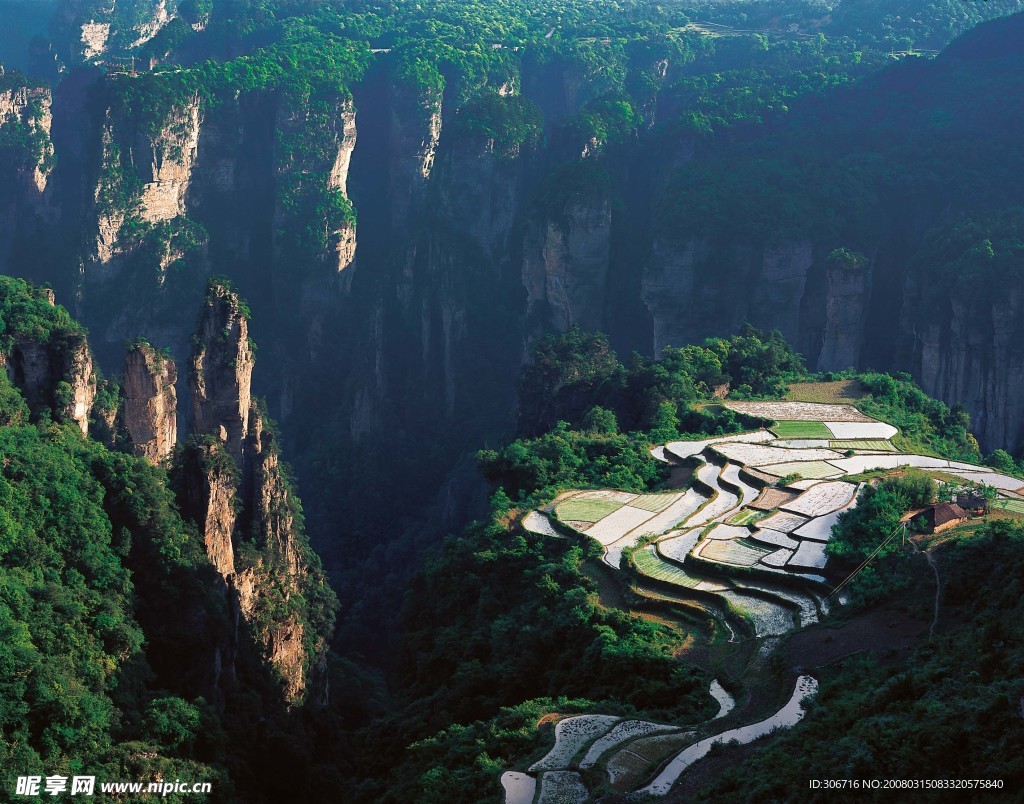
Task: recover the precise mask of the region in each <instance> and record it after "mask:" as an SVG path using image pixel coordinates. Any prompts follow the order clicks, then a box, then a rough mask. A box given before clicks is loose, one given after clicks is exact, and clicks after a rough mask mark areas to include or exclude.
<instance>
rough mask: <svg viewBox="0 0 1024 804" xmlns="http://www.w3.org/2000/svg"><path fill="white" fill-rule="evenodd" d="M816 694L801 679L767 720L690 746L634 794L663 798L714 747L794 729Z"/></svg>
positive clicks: (812, 685) (808, 678)
mask: <svg viewBox="0 0 1024 804" xmlns="http://www.w3.org/2000/svg"><path fill="white" fill-rule="evenodd" d="M817 691H818V682H817V681H816V680H815V679H814V678H813V677H811V676H800V677H799V678H798V679H797V681H796V689H794V690H793V696H792V697H791V698H790V699H789V702H788V703H787V704H786V705H785V706H784V707H782V709H780V710H779V711H778V712H776V713H775V714H774V715H772V716H771V717H770V718H768V719H767V720H762V721H761V722H759V723H753V724H751V725H749V726H740V727H739V728H737V729H730V730H729V731H726V732H722V733H721V734H718V735H716V736H714V737H708V738H707V739H705V740H701V741H700V742H699V743H695V744H694V745H691V746H690V747H689V748H687V749H686V750H685V751H683V752H682V753H680V754H679V755H678V756H677V757H675V758H674V759H673V760H672V761H671V762H669V764H668V765H667V766H666V767H665V768H664V769H663V770H662V771H661V773H659V774H658V776H657V777H656V778H655V779H654V781H653V782H651V783H650V784H649V785H647V787H645V788H643V789H642V790H638V791H637V792H638V793H641V794H643V793H646V794H648V795H654V796H664V795H666V794H667V793H668V792H669V791H670V790H671V789H672V785H674V784H675V783H676V780H677V779H678V778H679V776H680V775H681V774H682V772H683V771H685V770H686V769H687V768H688V767H690V765H692V764H693V763H694V762H696V761H697V760H698V759H701V758H702V757H705V756H707V754H708V752H710V751H711V747H712V746H713V745H714V744H715V743H721V744H722V745H725V744H727V743H730V742H733V741H735V742H738V743H740V744H741V745H743V744H746V743H750V742H753V741H754V740H757V739H758V738H760V737H764V736H765V735H766V734H771V733H772V732H773V731H775V730H776V729H784V728H788V727H790V726H793V725H795V724H796V723H797V722H799V721H800V720H801V719H802V718H803V716H804V710H803V702H804V701H805V700H806V699H807V698H810V697H811V696H812V695H814V693H815V692H817Z"/></svg>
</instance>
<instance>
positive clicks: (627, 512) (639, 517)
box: [586, 505, 651, 547]
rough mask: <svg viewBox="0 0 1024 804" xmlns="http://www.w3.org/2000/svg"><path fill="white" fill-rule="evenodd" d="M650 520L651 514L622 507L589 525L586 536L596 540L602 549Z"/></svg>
mask: <svg viewBox="0 0 1024 804" xmlns="http://www.w3.org/2000/svg"><path fill="white" fill-rule="evenodd" d="M650 518H651V512H650V511H645V510H644V509H643V508H634V507H633V506H632V505H623V506H622V507H621V508H619V509H618V510H617V511H614V512H612V513H611V514H609V515H608V516H606V517H605V518H604V519H602V520H600V521H599V522H596V523H595V524H593V525H591V526H590V527H589V528H587V530H586V534H587V535H588V536H590V537H591V538H592V539H597V540H598V541H599V542H601V545H602V546H603V547H607V546H608V545H610V544H611V543H612V542H616V541H618V540H619V539H621V538H622V537H623V536H625V535H626V534H627V533H629V532H630V531H631V530H633V529H634V528H638V527H640V525H643V524H644V523H645V522H647V520H649V519H650Z"/></svg>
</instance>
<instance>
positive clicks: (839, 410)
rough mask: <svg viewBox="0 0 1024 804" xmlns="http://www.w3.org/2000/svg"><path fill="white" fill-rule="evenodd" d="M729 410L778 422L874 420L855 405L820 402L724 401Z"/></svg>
mask: <svg viewBox="0 0 1024 804" xmlns="http://www.w3.org/2000/svg"><path fill="white" fill-rule="evenodd" d="M722 404H723V405H724V406H725V407H727V408H728V409H729V410H735V411H736V412H738V413H746V414H747V415H748V416H761V417H762V418H765V419H771V420H772V421H776V422H787V421H803V422H874V419H872V418H870V417H869V416H865V415H864V414H863V413H861V412H860V411H859V410H857V408H855V407H853V405H828V404H821V403H818V402H788V401H783V402H736V401H732V400H727V401H725V402H723V403H722Z"/></svg>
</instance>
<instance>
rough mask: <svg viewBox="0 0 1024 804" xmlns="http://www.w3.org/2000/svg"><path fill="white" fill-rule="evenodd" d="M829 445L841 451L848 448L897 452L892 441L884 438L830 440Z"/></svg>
mask: <svg viewBox="0 0 1024 804" xmlns="http://www.w3.org/2000/svg"><path fill="white" fill-rule="evenodd" d="M827 446H829V447H831V448H832V449H834V450H838V451H840V452H843V451H845V450H848V449H852V450H860V451H867V452H896V447H894V446H893V445H892V444H891V443H889V442H888V441H885V440H884V439H877V438H876V439H867V438H864V439H854V440H850V441H830V442H829V443H828V445H827Z"/></svg>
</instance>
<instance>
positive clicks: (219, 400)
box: [191, 284, 253, 466]
mask: <svg viewBox="0 0 1024 804" xmlns="http://www.w3.org/2000/svg"><path fill="white" fill-rule="evenodd" d="M252 367H253V350H252V344H251V342H250V341H249V321H248V312H247V311H246V310H245V308H244V306H243V305H242V303H241V301H240V300H239V298H238V296H237V295H235V293H233V292H232V291H231V289H230V288H228V287H226V286H224V285H219V284H213V285H211V288H210V292H209V293H208V294H207V296H206V301H205V303H204V306H203V312H202V315H201V317H200V322H199V331H198V332H197V334H196V339H195V347H194V350H193V353H192V373H191V384H192V385H191V387H192V429H193V431H194V432H195V433H199V434H203V435H212V436H215V437H217V438H218V439H219V440H220V441H221V442H222V443H223V444H224V446H225V447H226V449H227V451H228V454H229V455H231V457H232V458H233V459H234V460H235V463H236V464H238V465H239V466H242V465H243V460H242V457H243V456H242V452H243V446H244V442H245V437H246V435H247V434H248V432H249V410H250V404H251V401H252V399H251V388H252Z"/></svg>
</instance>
